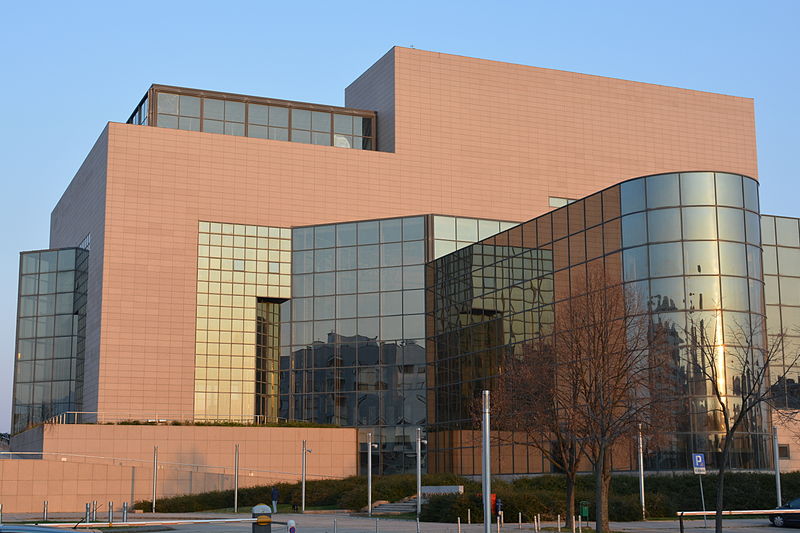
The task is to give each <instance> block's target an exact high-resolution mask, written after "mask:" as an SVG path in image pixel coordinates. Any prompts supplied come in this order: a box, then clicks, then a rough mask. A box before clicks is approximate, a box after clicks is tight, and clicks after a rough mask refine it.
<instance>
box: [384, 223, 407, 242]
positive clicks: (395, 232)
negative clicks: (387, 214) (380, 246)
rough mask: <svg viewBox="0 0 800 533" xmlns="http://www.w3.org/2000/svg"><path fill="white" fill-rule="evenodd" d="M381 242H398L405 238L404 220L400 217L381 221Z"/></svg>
mask: <svg viewBox="0 0 800 533" xmlns="http://www.w3.org/2000/svg"><path fill="white" fill-rule="evenodd" d="M380 229H381V242H397V241H400V240H402V239H403V221H402V219H400V218H393V219H389V220H381V221H380Z"/></svg>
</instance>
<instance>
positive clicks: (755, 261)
mask: <svg viewBox="0 0 800 533" xmlns="http://www.w3.org/2000/svg"><path fill="white" fill-rule="evenodd" d="M799 259H800V258H799ZM747 275H748V276H750V277H751V278H756V279H761V276H762V272H761V249H760V248H758V247H756V246H748V247H747Z"/></svg>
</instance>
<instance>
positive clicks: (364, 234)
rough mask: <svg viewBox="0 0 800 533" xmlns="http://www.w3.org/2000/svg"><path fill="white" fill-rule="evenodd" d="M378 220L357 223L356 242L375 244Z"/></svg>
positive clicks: (377, 235)
mask: <svg viewBox="0 0 800 533" xmlns="http://www.w3.org/2000/svg"><path fill="white" fill-rule="evenodd" d="M378 237H379V231H378V221H377V220H372V221H369V222H359V223H358V244H375V243H377V242H378Z"/></svg>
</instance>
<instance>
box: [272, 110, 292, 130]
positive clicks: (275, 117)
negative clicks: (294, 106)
mask: <svg viewBox="0 0 800 533" xmlns="http://www.w3.org/2000/svg"><path fill="white" fill-rule="evenodd" d="M269 125H270V126H278V127H280V128H288V127H289V109H288V108H285V107H277V106H270V107H269Z"/></svg>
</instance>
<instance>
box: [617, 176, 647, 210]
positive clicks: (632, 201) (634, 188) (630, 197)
mask: <svg viewBox="0 0 800 533" xmlns="http://www.w3.org/2000/svg"><path fill="white" fill-rule="evenodd" d="M644 182H645V180H644V179H636V180H631V181H626V182H625V183H622V184H620V196H621V202H622V214H623V215H624V214H626V213H633V212H635V211H643V210H644V208H645V197H644Z"/></svg>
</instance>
